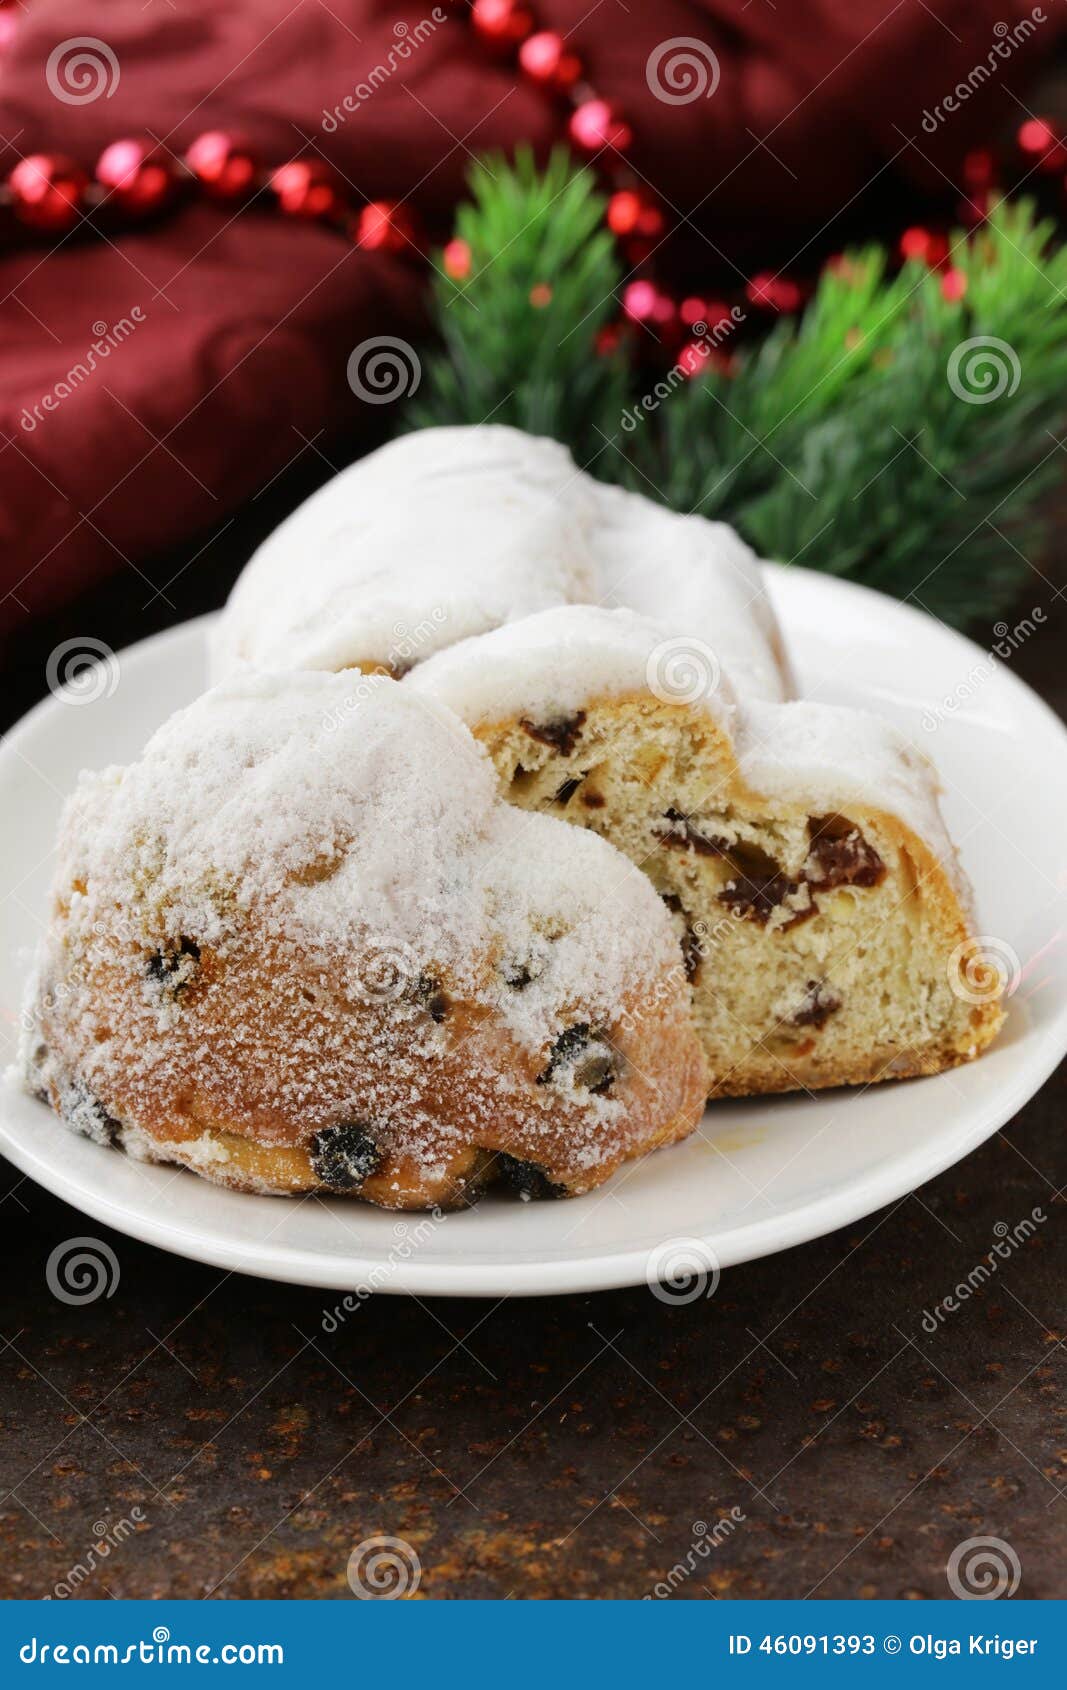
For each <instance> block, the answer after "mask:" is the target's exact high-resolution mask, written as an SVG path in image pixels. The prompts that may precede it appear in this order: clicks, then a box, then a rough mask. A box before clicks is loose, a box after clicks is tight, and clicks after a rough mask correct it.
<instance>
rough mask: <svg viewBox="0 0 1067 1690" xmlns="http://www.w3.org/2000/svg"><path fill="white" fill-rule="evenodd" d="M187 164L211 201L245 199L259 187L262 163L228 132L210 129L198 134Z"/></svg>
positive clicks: (189, 152)
mask: <svg viewBox="0 0 1067 1690" xmlns="http://www.w3.org/2000/svg"><path fill="white" fill-rule="evenodd" d="M185 162H186V164H187V165H188V166H189V169H190V170H191V171H192V173H193V175H194V176H195V177H196V179H197V181H198V182H199V183H200V186H201V187H202V188H203V190H204V192H205V194H207V195H208V196H209V197H210V198H211V199H216V200H243V199H246V198H247V197H248V195H249V194H250V193H251V192H252V191H253V189H254V188H255V185H256V176H257V174H258V172H259V160H258V159H257V158H256V156H255V154H254V153H252V152H251V151H250V150H249V149H248V148H247V147H246V146H244V145H243V144H242V142H241V141H239V140H238V139H236V137H235V136H233V135H227V134H226V132H225V130H222V129H209V130H208V131H207V133H206V134H204V135H198V136H197V138H196V140H195V141H194V142H193V144H192V146H191V147H190V148H189V151H188V152H187V153H186V155H185Z"/></svg>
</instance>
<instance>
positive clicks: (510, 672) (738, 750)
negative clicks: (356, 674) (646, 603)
mask: <svg viewBox="0 0 1067 1690" xmlns="http://www.w3.org/2000/svg"><path fill="white" fill-rule="evenodd" d="M404 684H405V687H406V688H407V689H409V690H412V691H417V692H420V693H422V694H424V695H425V696H432V697H434V698H436V699H438V700H439V701H441V702H444V703H447V704H448V705H449V707H450V708H451V709H453V710H454V711H456V713H457V714H458V715H460V716H461V717H463V719H464V720H465V721H467V722H468V723H469V725H470V726H471V728H472V729H473V731H474V733H475V734H476V736H477V737H478V738H479V739H480V740H481V741H482V743H483V744H484V745H485V747H486V749H487V750H488V752H489V755H490V756H491V758H492V760H493V763H494V765H495V767H496V770H497V775H498V778H499V781H500V790H501V792H502V793H503V794H504V795H505V796H506V797H507V798H508V799H509V801H510V802H511V803H512V804H515V805H519V806H521V807H523V808H526V809H532V810H537V811H540V812H543V813H545V814H547V815H554V816H559V817H563V818H566V819H567V820H568V821H571V822H575V823H578V824H580V825H581V826H583V827H585V828H589V829H592V830H594V831H595V832H598V833H600V834H602V835H603V836H604V837H605V838H607V839H609V840H610V841H611V842H612V844H613V845H615V846H617V847H618V848H619V849H620V850H621V851H622V852H624V853H625V854H626V855H627V856H628V857H630V858H631V859H632V860H633V862H635V863H636V864H638V865H639V866H640V867H641V869H642V870H643V871H644V873H645V874H646V875H647V876H648V877H649V879H650V880H651V881H652V883H653V884H654V885H655V887H656V888H657V890H658V891H659V892H660V894H661V896H662V897H663V899H664V900H665V903H666V905H667V907H668V909H669V910H670V911H671V913H672V916H673V918H674V920H675V923H676V929H677V932H678V936H679V939H680V942H681V946H682V953H683V957H684V959H685V965H686V970H687V973H688V975H689V977H690V980H691V985H692V993H693V1013H694V1019H695V1023H696V1026H697V1029H698V1032H699V1033H700V1035H701V1038H702V1040H703V1043H704V1048H705V1052H706V1054H707V1057H708V1061H709V1065H710V1069H711V1081H710V1084H711V1091H712V1093H713V1094H715V1093H720V1094H725V1095H743V1094H746V1093H751V1092H777V1091H787V1090H792V1089H794V1088H805V1089H809V1090H814V1089H816V1088H818V1087H822V1086H833V1085H841V1084H860V1083H866V1082H869V1081H873V1080H878V1079H883V1078H890V1077H894V1076H904V1075H915V1074H929V1073H934V1072H936V1071H938V1070H939V1069H943V1068H947V1067H951V1066H953V1065H955V1064H957V1063H960V1062H963V1061H966V1060H968V1059H969V1058H971V1057H973V1056H976V1055H977V1054H978V1053H979V1051H981V1050H982V1049H983V1047H984V1046H985V1045H987V1044H988V1043H989V1041H990V1040H991V1039H992V1037H993V1036H994V1034H995V1033H996V1030H997V1028H998V1026H999V1025H1000V1023H1001V1020H1002V1018H1003V1017H1002V1012H1001V1009H1000V1005H999V1003H998V1002H997V1001H996V997H997V993H996V986H995V982H994V983H993V985H992V988H991V989H985V990H983V991H981V992H979V993H977V994H976V993H975V992H974V991H973V990H971V989H969V987H968V982H969V981H970V980H971V979H972V976H973V972H974V964H975V960H976V959H975V941H974V939H973V925H972V918H971V912H970V896H969V889H968V887H967V884H966V881H965V879H964V877H963V874H962V872H961V870H960V868H959V865H958V862H957V858H956V853H955V851H954V849H953V847H952V844H951V842H950V840H949V838H948V836H947V834H946V832H945V828H944V824H943V822H942V819H941V815H940V811H939V807H938V801H937V781H936V776H935V773H934V770H933V767H932V765H931V764H930V763H929V761H928V760H927V759H926V758H925V757H924V756H923V755H922V754H921V753H920V752H919V751H918V750H917V749H916V748H915V747H914V746H912V745H911V744H910V742H909V741H908V740H907V739H906V738H905V737H904V736H903V735H901V734H900V733H898V732H897V731H896V730H894V729H893V728H892V727H890V726H889V725H888V724H887V723H885V722H883V721H881V720H879V719H878V718H877V717H874V716H871V715H868V714H867V713H866V712H863V711H859V710H851V709H847V708H836V707H831V706H827V705H820V704H811V703H804V702H787V703H769V702H767V701H765V700H755V699H751V698H747V699H744V700H743V701H742V700H740V699H738V698H737V697H736V695H734V694H733V693H732V690H731V688H730V686H729V683H728V681H727V680H726V678H725V677H724V676H722V675H721V674H720V673H718V672H717V671H716V670H711V669H709V668H708V667H707V666H706V665H705V664H704V661H703V658H702V656H701V654H700V653H699V651H697V652H695V653H690V654H689V661H688V662H687V661H686V658H685V653H684V652H681V651H679V649H678V646H677V642H675V641H672V640H670V639H667V640H665V639H664V637H663V628H662V625H659V624H657V623H654V622H649V621H648V620H646V619H644V618H642V617H638V616H635V615H633V614H632V613H631V612H628V611H604V610H597V609H593V608H590V607H575V606H567V607H560V608H558V609H555V610H549V611H545V612H543V613H541V614H540V615H537V616H531V617H528V618H527V619H526V620H525V621H523V622H518V623H514V624H512V625H510V626H508V627H504V628H499V629H496V630H495V631H493V632H491V633H487V634H484V635H482V636H480V637H479V638H476V639H471V640H467V641H464V642H462V643H461V644H459V645H456V646H453V647H451V648H450V649H448V650H446V651H442V652H439V653H438V654H437V655H436V656H434V657H432V658H431V659H429V660H428V661H427V662H426V663H424V664H423V665H421V666H420V667H419V668H418V669H417V670H416V671H414V672H413V673H412V674H411V675H410V676H409V677H408V679H407V681H406V682H405V683H404ZM978 960H979V964H980V959H978ZM976 997H977V999H978V1001H975V999H976Z"/></svg>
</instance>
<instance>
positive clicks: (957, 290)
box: [941, 270, 967, 305]
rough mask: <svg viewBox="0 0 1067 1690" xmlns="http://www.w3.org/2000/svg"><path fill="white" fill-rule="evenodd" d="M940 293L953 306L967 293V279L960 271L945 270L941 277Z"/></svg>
mask: <svg viewBox="0 0 1067 1690" xmlns="http://www.w3.org/2000/svg"><path fill="white" fill-rule="evenodd" d="M941 292H942V294H943V296H944V298H945V299H947V300H948V301H949V303H950V304H952V305H954V304H955V303H956V302H957V301H958V300H960V299H962V298H963V296H964V294H965V293H966V292H967V277H966V276H965V275H964V273H963V271H962V270H946V271H945V273H944V275H943V276H942V277H941Z"/></svg>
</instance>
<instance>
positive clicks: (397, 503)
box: [214, 426, 792, 698]
mask: <svg viewBox="0 0 1067 1690" xmlns="http://www.w3.org/2000/svg"><path fill="white" fill-rule="evenodd" d="M564 604H572V605H604V606H607V607H608V608H619V607H625V608H627V609H629V610H634V611H637V612H639V613H640V614H642V615H645V616H651V617H652V618H653V619H654V620H656V621H658V622H663V623H664V624H665V625H666V631H667V632H668V633H673V634H676V635H679V636H681V635H684V636H686V637H687V638H688V640H689V641H696V642H698V648H699V649H702V651H703V654H704V655H703V662H704V663H705V664H706V665H711V664H714V663H721V664H724V665H726V666H727V667H728V669H729V672H730V675H731V677H732V679H733V682H734V684H735V686H737V687H739V688H740V689H741V690H742V691H744V692H746V693H748V694H751V695H752V696H753V697H758V698H783V697H785V696H787V694H788V693H789V691H790V689H791V684H792V683H791V677H790V674H789V668H788V663H787V660H786V656H785V648H784V644H783V641H782V638H781V634H780V632H779V629H778V626H777V623H776V621H775V618H774V613H773V611H772V610H771V607H770V604H769V602H768V599H767V595H766V593H765V591H764V587H763V579H762V576H761V573H760V567H759V562H758V559H757V558H756V556H755V554H754V553H753V552H752V551H751V550H750V549H749V547H748V546H746V545H745V543H744V542H743V541H742V540H741V539H740V537H739V536H738V535H737V534H735V532H734V530H733V529H732V528H730V527H728V526H727V525H726V524H725V523H721V522H708V521H706V520H705V519H704V518H703V517H699V516H692V517H689V516H679V515H678V514H677V513H676V512H674V511H669V510H667V509H666V508H665V507H664V506H663V505H657V504H655V503H653V501H652V500H650V499H645V498H642V497H641V496H640V495H638V494H636V493H627V492H625V491H624V490H623V489H622V488H619V487H609V486H606V485H605V484H604V483H602V482H599V481H594V480H593V478H592V476H589V475H585V474H583V472H582V471H581V470H579V469H578V468H577V466H576V465H575V463H574V461H573V459H572V458H571V456H570V453H569V452H568V451H567V450H566V448H565V447H563V446H561V445H559V444H558V442H556V441H555V440H537V439H534V438H533V437H532V436H531V435H528V434H523V433H522V432H521V431H520V430H518V429H514V428H501V427H484V426H483V427H481V428H428V429H423V430H422V431H421V432H419V433H417V434H408V435H405V436H403V437H402V438H401V439H399V440H395V441H393V442H391V443H390V444H389V445H388V446H383V447H382V448H381V450H380V451H377V452H373V453H371V454H370V456H369V457H366V458H362V459H360V461H359V462H358V463H355V464H353V465H351V467H350V468H348V469H345V470H342V472H341V473H340V475H337V476H335V477H334V479H333V480H332V481H328V482H327V483H326V485H325V486H324V487H321V488H320V489H319V491H318V492H317V493H314V494H312V496H311V498H310V499H308V500H306V502H305V503H304V504H303V505H301V506H300V508H299V509H298V510H296V511H294V513H293V514H292V516H290V517H289V518H288V519H287V520H286V521H285V522H283V523H282V524H281V526H280V527H279V528H277V529H276V530H275V532H274V533H273V534H272V535H270V537H269V538H268V539H267V540H265V541H264V543H263V545H262V546H260V548H259V550H258V551H257V552H256V554H255V556H254V557H253V558H252V559H251V561H250V562H249V563H248V565H247V566H246V568H245V569H244V571H243V573H242V575H241V577H240V579H239V580H238V582H237V584H236V586H235V587H234V590H233V592H232V594H231V596H230V600H229V603H228V604H227V606H226V610H225V612H224V613H223V616H222V619H221V622H220V624H219V627H218V629H217V632H216V635H215V640H214V668H215V673H216V675H218V676H219V677H221V676H223V675H227V674H231V673H232V672H233V671H234V670H235V669H238V668H240V667H241V666H242V665H250V666H252V667H254V668H257V669H363V670H366V671H371V672H373V671H377V670H381V671H383V672H385V673H387V674H390V675H393V676H394V677H395V678H397V679H399V678H400V677H401V676H403V675H405V674H407V673H408V672H409V671H410V670H412V669H414V668H415V667H416V666H417V665H418V664H420V663H422V662H424V661H425V659H426V658H428V657H431V656H432V655H433V653H434V652H435V651H441V650H443V649H444V648H445V647H446V646H450V645H455V644H456V642H457V641H458V640H463V639H469V638H471V637H472V636H474V635H476V634H484V633H487V632H488V631H489V630H490V629H492V628H498V627H501V626H502V625H503V624H505V623H509V622H517V621H519V620H521V619H522V618H523V617H526V616H532V615H533V614H535V613H536V612H537V611H540V610H550V609H552V608H553V607H554V606H557V605H564Z"/></svg>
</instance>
